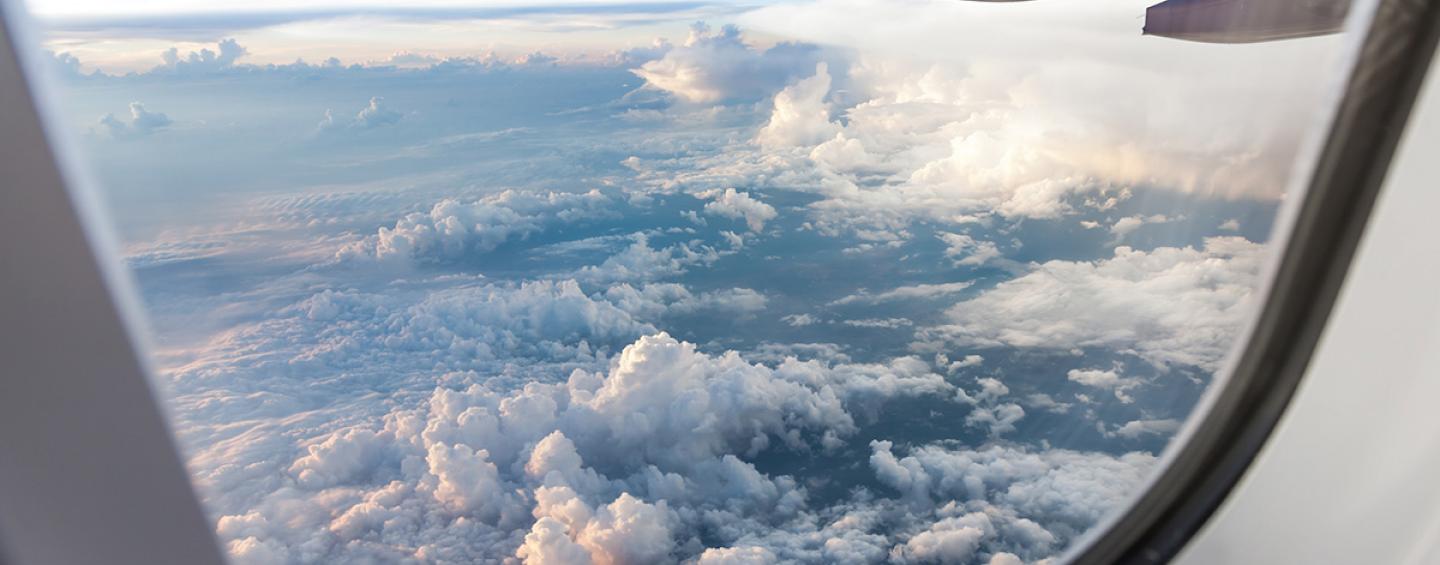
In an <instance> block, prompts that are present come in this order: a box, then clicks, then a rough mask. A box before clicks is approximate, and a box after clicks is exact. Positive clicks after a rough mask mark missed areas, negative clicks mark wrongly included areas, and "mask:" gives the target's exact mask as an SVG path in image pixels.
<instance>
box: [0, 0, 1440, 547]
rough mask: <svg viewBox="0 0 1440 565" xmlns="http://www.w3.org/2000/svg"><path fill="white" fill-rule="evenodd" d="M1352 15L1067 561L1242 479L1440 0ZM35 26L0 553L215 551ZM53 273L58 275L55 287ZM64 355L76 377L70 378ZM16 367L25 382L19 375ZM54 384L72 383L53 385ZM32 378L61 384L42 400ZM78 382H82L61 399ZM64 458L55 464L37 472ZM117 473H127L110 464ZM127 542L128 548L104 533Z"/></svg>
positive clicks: (1298, 372)
mask: <svg viewBox="0 0 1440 565" xmlns="http://www.w3.org/2000/svg"><path fill="white" fill-rule="evenodd" d="M1356 7H1357V8H1358V9H1355V10H1352V12H1353V14H1352V16H1351V18H1352V22H1351V29H1352V30H1356V32H1357V33H1358V32H1359V30H1362V29H1363V35H1361V36H1360V37H1358V38H1357V40H1356V41H1355V42H1354V44H1353V45H1354V51H1353V52H1352V54H1351V57H1350V60H1349V62H1350V63H1351V65H1350V67H1349V68H1350V69H1351V71H1350V74H1349V76H1348V77H1347V78H1346V79H1345V81H1344V84H1343V88H1341V89H1340V90H1339V92H1338V94H1337V98H1336V104H1335V106H1334V108H1335V110H1334V114H1333V116H1332V117H1331V120H1330V122H1329V125H1328V131H1326V132H1325V133H1324V134H1323V135H1320V136H1317V138H1316V141H1315V145H1314V147H1312V148H1311V150H1310V155H1311V157H1310V158H1309V159H1308V160H1306V164H1304V165H1302V166H1301V167H1297V171H1300V172H1302V173H1303V176H1302V177H1300V178H1296V179H1294V182H1292V190H1303V196H1301V197H1298V198H1294V199H1292V201H1291V202H1290V203H1287V208H1286V210H1285V212H1284V215H1282V218H1281V221H1280V223H1279V224H1278V225H1279V226H1280V229H1277V230H1276V234H1275V238H1274V240H1273V243H1272V245H1273V246H1274V247H1273V248H1272V249H1274V251H1273V253H1275V254H1276V255H1275V260H1273V261H1272V264H1271V265H1270V267H1269V268H1270V271H1269V273H1268V276H1267V278H1266V279H1265V280H1266V282H1265V283H1264V285H1263V287H1262V290H1261V294H1260V295H1259V296H1260V299H1261V307H1260V311H1259V312H1258V313H1257V315H1256V316H1254V317H1253V318H1252V319H1251V321H1250V325H1249V326H1248V328H1247V330H1246V333H1245V334H1244V336H1243V337H1242V338H1241V339H1240V340H1238V341H1237V344H1236V346H1235V349H1234V353H1233V354H1232V356H1231V358H1230V361H1229V364H1228V365H1227V369H1226V370H1225V371H1223V372H1222V373H1221V374H1220V375H1218V376H1217V378H1216V381H1215V384H1214V385H1212V387H1211V390H1209V391H1207V393H1206V398H1205V400H1204V401H1202V404H1201V405H1200V406H1197V407H1196V409H1195V410H1196V412H1195V414H1194V415H1193V416H1192V417H1191V418H1190V419H1189V422H1188V423H1187V427H1186V429H1185V430H1184V431H1183V432H1182V433H1181V434H1180V435H1178V436H1177V437H1176V438H1175V440H1174V441H1173V442H1172V446H1171V448H1169V449H1168V450H1167V452H1166V454H1165V456H1164V457H1163V459H1162V463H1161V466H1160V468H1159V470H1158V472H1157V474H1156V475H1155V476H1154V477H1152V479H1151V480H1150V482H1149V483H1148V484H1147V485H1145V487H1144V488H1143V489H1141V490H1140V491H1139V492H1138V494H1137V496H1136V498H1134V499H1133V500H1132V501H1130V502H1129V504H1128V506H1127V507H1126V508H1125V509H1124V510H1123V511H1120V512H1117V513H1116V514H1114V515H1112V516H1111V517H1110V519H1109V520H1108V521H1106V522H1104V523H1102V524H1100V525H1098V526H1097V527H1096V528H1094V529H1093V530H1092V531H1091V532H1090V533H1089V534H1087V536H1086V537H1085V538H1083V539H1082V540H1081V541H1080V542H1079V543H1077V544H1076V546H1075V547H1074V548H1072V549H1071V550H1070V552H1068V553H1067V554H1066V555H1065V556H1064V557H1062V561H1068V562H1071V563H1077V564H1085V565H1089V564H1101V563H1158V562H1164V561H1168V560H1169V559H1170V558H1172V557H1174V556H1175V555H1176V554H1177V553H1178V552H1179V551H1180V550H1181V549H1182V548H1183V547H1184V546H1185V544H1186V543H1187V542H1188V541H1189V539H1190V538H1191V536H1193V535H1194V534H1195V533H1196V532H1197V531H1199V529H1200V528H1201V527H1202V526H1203V525H1204V524H1205V522H1206V521H1207V520H1208V519H1209V518H1210V516H1211V515H1212V514H1213V513H1214V511H1215V510H1216V509H1217V508H1218V507H1219V506H1220V505H1221V504H1222V503H1223V502H1224V500H1225V498H1226V496H1228V494H1229V493H1230V491H1231V489H1232V488H1233V487H1234V486H1235V484H1236V483H1237V482H1238V481H1239V480H1240V479H1241V477H1242V476H1243V475H1244V473H1245V471H1246V469H1247V468H1248V467H1249V465H1250V464H1251V462H1252V461H1253V460H1254V459H1255V457H1256V456H1257V454H1259V452H1260V451H1261V449H1262V448H1263V447H1264V445H1265V442H1266V440H1267V439H1268V437H1269V435H1270V433H1271V431H1272V430H1273V429H1274V427H1275V425H1276V424H1277V423H1278V421H1279V420H1280V418H1281V417H1282V416H1283V414H1284V411H1285V408H1286V406H1287V405H1288V403H1289V401H1290V399H1291V397H1292V396H1293V394H1294V392H1295V390H1296V388H1297V387H1298V386H1299V384H1300V382H1301V378H1302V376H1303V374H1304V372H1305V369H1306V367H1307V365H1308V363H1309V361H1310V358H1311V356H1312V353H1313V351H1314V347H1315V345H1316V342H1317V340H1318V338H1319V336H1320V334H1321V333H1322V331H1323V329H1324V326H1325V323H1326V321H1327V319H1328V316H1329V314H1330V310H1331V308H1332V306H1333V303H1334V300H1335V298H1336V296H1337V294H1338V292H1339V289H1340V288H1341V286H1342V284H1343V282H1344V278H1345V274H1346V272H1347V270H1348V268H1349V265H1350V262H1351V259H1352V257H1353V254H1354V251H1355V249H1356V246H1357V244H1358V242H1359V239H1360V237H1361V235H1362V233H1363V231H1364V229H1365V224H1366V222H1367V221H1368V218H1369V215H1370V211H1371V208H1372V206H1373V204H1374V201H1375V198H1376V196H1377V194H1378V192H1379V189H1380V186H1381V183H1382V181H1383V179H1384V177H1385V173H1386V170H1387V169H1388V166H1389V162H1390V159H1391V156H1392V154H1393V152H1394V149H1395V146H1396V144H1397V141H1398V139H1399V137H1400V134H1401V132H1402V131H1403V129H1404V126H1405V124H1406V121H1407V119H1408V116H1409V112H1410V108H1411V106H1412V105H1413V102H1414V99H1415V95H1416V93H1417V91H1418V89H1419V86H1420V84H1421V82H1422V80H1423V78H1424V75H1425V72H1426V69H1427V68H1428V64H1429V62H1430V60H1431V58H1432V56H1433V52H1434V50H1435V46H1436V42H1437V37H1440V0H1369V1H1366V0H1361V1H1359V2H1357V6H1356ZM29 29H31V27H30V24H29V21H28V20H27V19H26V16H25V14H24V9H23V6H22V5H21V3H20V1H19V0H0V101H3V102H5V107H6V108H7V115H6V117H5V118H4V119H0V139H4V140H5V145H6V147H7V148H18V149H17V150H7V151H4V152H0V170H4V171H6V173H5V175H6V186H5V187H4V190H0V245H3V246H0V260H3V264H4V265H5V267H6V269H7V270H10V271H11V272H10V273H7V275H6V277H7V279H6V287H7V288H6V291H7V292H5V293H0V312H3V313H5V314H6V316H5V323H6V324H7V325H9V326H10V328H9V329H8V331H7V339H6V341H12V340H11V339H10V337H11V332H13V328H15V327H17V326H23V325H24V324H26V323H28V322H30V321H34V320H38V319H39V318H38V317H37V315H43V314H44V312H43V311H42V309H40V308H34V307H30V308H27V307H26V305H25V304H22V302H25V301H35V300H37V297H36V295H28V296H27V295H26V294H25V293H24V292H18V293H17V292H15V289H19V290H21V291H24V290H36V291H43V292H44V293H46V294H47V295H48V294H51V293H54V294H55V295H56V296H55V297H51V298H46V299H45V301H49V302H54V301H57V300H65V301H66V302H65V303H67V304H70V305H72V306H74V307H75V308H77V311H76V312H73V315H65V316H57V317H55V319H53V320H51V321H50V325H51V326H52V327H51V328H49V330H47V331H40V332H35V334H34V335H33V336H29V337H28V338H26V339H20V340H18V341H16V343H17V344H18V345H13V346H11V347H9V348H6V349H3V351H4V352H5V353H6V356H4V357H0V363H3V366H4V367H5V371H4V374H5V375H6V376H5V382H4V383H3V384H4V386H5V388H6V392H7V394H0V424H3V425H0V440H3V445H4V446H5V447H6V450H7V451H11V450H12V449H13V450H16V451H13V452H12V453H15V452H19V453H24V454H25V455H26V457H24V458H23V459H24V461H23V462H22V463H21V464H18V465H17V464H6V463H5V460H9V461H15V460H16V459H22V458H16V457H10V458H6V459H5V460H0V502H3V503H0V563H5V562H7V560H10V559H14V560H16V561H20V562H24V563H27V564H29V563H78V562H95V561H100V560H102V559H100V558H101V557H102V556H103V560H104V561H109V562H150V563H168V562H176V563H194V564H201V565H203V564H207V563H217V564H218V563H224V558H223V557H222V556H221V553H220V550H219V547H218V545H217V544H216V540H215V537H214V533H213V531H211V528H210V526H209V522H208V521H207V520H206V519H205V517H204V516H205V514H204V512H203V510H202V509H201V507H200V505H199V502H198V498H197V497H196V495H195V491H194V488H193V486H192V484H191V481H190V479H189V476H188V474H187V473H186V472H185V469H184V465H183V463H182V461H181V458H180V455H179V453H178V451H177V450H176V448H175V444H174V439H173V437H172V436H171V433H172V432H171V430H170V428H168V427H167V426H166V425H165V424H166V421H167V418H166V414H165V411H164V409H163V405H162V404H161V403H159V402H158V401H157V399H156V396H155V391H154V390H153V389H152V387H151V384H150V383H149V382H148V380H147V379H146V375H147V374H148V367H147V363H146V360H145V359H144V358H143V356H141V355H140V354H139V353H138V351H139V349H137V348H136V347H135V346H136V343H137V340H139V339H141V338H140V337H139V336H140V335H141V334H140V333H139V332H136V331H134V329H135V328H134V325H133V324H134V320H136V319H138V318H136V317H134V316H131V315H129V314H130V313H131V312H134V311H136V307H135V305H134V304H132V303H131V301H132V300H133V299H132V298H130V297H131V296H133V294H130V293H128V291H129V289H130V284H131V283H130V282H129V278H128V275H127V274H126V272H125V271H124V269H123V268H121V267H120V265H119V264H118V262H117V261H116V259H115V257H116V255H115V254H114V253H111V251H112V250H114V249H115V248H116V247H115V244H114V242H112V241H110V240H109V239H107V238H108V235H106V232H105V230H104V229H103V228H104V222H102V221H101V218H102V217H103V216H102V215H100V214H97V213H94V212H93V208H94V206H93V205H92V204H90V203H89V202H87V200H86V199H87V197H86V194H87V193H86V191H85V190H83V189H84V188H85V186H86V179H85V178H84V176H83V175H82V174H80V169H79V168H78V167H75V166H74V165H73V164H74V163H75V162H76V160H75V158H74V156H73V155H74V154H73V151H71V150H70V149H68V147H67V145H66V144H65V143H64V142H63V140H62V138H61V137H59V136H57V135H56V134H55V133H54V132H53V129H54V127H53V125H52V124H53V121H51V120H47V119H46V118H47V117H48V116H51V115H53V112H51V111H50V110H49V102H48V97H47V96H46V93H47V92H49V91H51V90H50V89H49V88H48V87H47V86H46V85H45V84H44V80H43V76H42V75H43V73H41V72H39V71H40V66H39V65H40V64H41V61H39V59H38V58H37V57H36V54H35V53H34V52H33V50H31V49H27V46H30V45H34V43H33V42H32V41H30V39H31V37H30V35H29V34H28V30H29ZM1297 176H1298V175H1297ZM17 181H18V182H17ZM37 211H38V212H39V213H37ZM35 241H50V242H59V244H58V246H55V245H52V246H50V247H47V248H46V251H47V252H48V253H50V254H51V255H52V257H50V258H47V259H43V260H38V259H39V258H38V256H26V255H24V254H23V253H18V252H16V250H15V249H14V248H12V247H9V246H10V245H11V243H6V242H18V245H30V244H33V242H35ZM14 257H19V259H18V260H16V259H14ZM21 266H23V267H24V268H18V267H21ZM57 277H67V278H68V280H69V281H71V284H60V285H54V284H50V281H54V280H57ZM11 285H15V286H11ZM12 315H13V316H14V317H12ZM27 316H28V317H27ZM50 330H53V331H50ZM46 340H50V342H49V343H46ZM86 340H90V341H88V342H87V341H86ZM92 343H101V344H104V345H106V347H100V348H97V349H95V350H94V351H93V353H94V355H77V356H74V357H77V358H85V359H76V360H72V361H73V362H65V363H53V359H52V360H51V361H47V360H46V358H45V356H46V355H47V354H53V352H54V350H55V348H56V347H57V346H62V345H67V344H69V345H74V344H84V345H89V344H92ZM27 346H29V347H28V348H27ZM0 347H3V345H0ZM12 352H13V356H12ZM77 363H78V364H79V366H83V367H87V368H88V369H87V370H85V371H82V372H79V373H76V372H73V371H74V370H75V368H76V366H77ZM101 368H103V369H105V370H104V371H102V370H99V369H101ZM17 371H26V372H27V373H26V374H31V376H29V377H22V378H16V377H14V375H15V374H19V373H18V372H17ZM32 373H33V374H32ZM77 374H78V375H80V377H78V378H77V377H75V375H77ZM62 378H65V379H66V380H68V386H67V387H56V386H53V384H54V383H55V382H60V379H62ZM27 387H30V388H27ZM44 388H51V389H60V388H65V389H67V391H68V393H67V394H53V393H51V394H47V393H43V392H40V391H41V389H44ZM83 389H89V394H75V392H76V391H83ZM17 391H19V392H21V393H24V392H26V391H30V392H35V394H17V393H16V392H17ZM116 399H123V400H124V401H123V402H115V400H116ZM76 414H82V415H83V416H82V417H81V420H82V422H81V423H80V424H79V425H70V426H63V425H61V426H46V425H43V424H44V423H46V422H50V421H55V422H60V421H62V420H63V419H64V418H66V417H67V416H71V417H73V416H74V415H76ZM24 418H38V419H39V420H38V421H39V422H40V423H41V424H42V425H23V424H26V423H33V422H34V421H33V420H32V421H27V420H25V419H24ZM97 432H98V433H97ZM37 461H38V462H39V463H37ZM61 467H64V468H65V469H66V470H65V471H64V472H50V470H52V469H58V468H61ZM117 468H121V469H124V470H125V471H126V472H124V473H121V474H116V473H113V472H110V471H112V470H114V469H117ZM76 481H79V482H78V483H77V482H76ZM87 481H88V482H87ZM67 484H68V485H70V486H71V487H72V488H65V485H67ZM76 484H79V485H80V486H81V488H73V487H74V485H76ZM97 495H104V496H102V498H104V500H97V499H96V498H95V497H96V496H97ZM17 501H18V502H17ZM40 507H43V508H44V509H45V511H44V512H43V515H42V516H38V519H37V517H36V516H26V515H24V513H26V512H30V511H33V510H34V509H35V508H40ZM126 510H128V511H129V512H125V511H126ZM117 524H118V525H119V527H117ZM121 537H125V538H127V541H125V542H124V543H120V542H118V541H116V542H115V543H114V544H107V542H108V541H115V540H118V539H119V538H121ZM77 540H80V541H78V542H77Z"/></svg>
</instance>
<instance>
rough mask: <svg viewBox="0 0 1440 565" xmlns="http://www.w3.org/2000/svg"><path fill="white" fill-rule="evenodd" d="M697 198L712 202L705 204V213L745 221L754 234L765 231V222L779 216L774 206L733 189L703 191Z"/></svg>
mask: <svg viewBox="0 0 1440 565" xmlns="http://www.w3.org/2000/svg"><path fill="white" fill-rule="evenodd" d="M696 196H698V197H700V198H704V199H708V200H710V202H707V203H706V204H705V213H707V214H714V215H718V216H724V217H726V218H732V219H736V220H744V221H745V226H746V227H748V228H750V231H752V232H760V231H763V230H764V229H765V222H767V221H770V220H773V219H775V216H776V215H777V214H776V212H775V208H774V207H773V206H771V205H769V204H766V203H764V202H761V201H759V200H756V199H754V198H753V197H751V196H750V195H749V194H748V193H744V192H739V191H736V190H735V189H733V188H727V189H725V190H723V191H720V190H707V191H702V192H700V193H698V194H696Z"/></svg>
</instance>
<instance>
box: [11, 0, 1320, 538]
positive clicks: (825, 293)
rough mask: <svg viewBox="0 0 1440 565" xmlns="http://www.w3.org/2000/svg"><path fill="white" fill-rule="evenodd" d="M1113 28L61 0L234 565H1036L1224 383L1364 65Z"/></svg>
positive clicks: (954, 17)
mask: <svg viewBox="0 0 1440 565" xmlns="http://www.w3.org/2000/svg"><path fill="white" fill-rule="evenodd" d="M1076 4H1079V5H1074V4H1071V3H1063V4H1062V3H1054V2H1046V1H1044V0H1041V1H1039V2H1035V3H1033V4H1032V5H1028V6H1032V7H1029V8H1026V7H1018V8H1017V6H1015V5H1007V6H995V5H985V4H975V3H955V2H924V1H917V2H914V3H913V5H911V6H910V8H911V9H910V10H907V11H898V12H897V11H894V10H889V11H885V10H884V8H883V7H881V6H879V5H878V4H873V3H869V2H862V1H855V0H837V1H829V0H826V1H821V2H805V3H784V4H775V5H764V6H748V5H736V4H723V5H722V4H702V3H666V4H626V5H606V4H588V3H587V4H585V5H583V6H577V5H551V6H540V7H529V8H525V9H512V8H510V7H504V6H495V5H491V6H487V7H485V8H483V9H471V8H464V7H454V6H446V7H443V8H440V7H437V8H435V9H433V10H431V9H423V10H412V11H405V12H401V11H387V10H378V9H376V8H375V7H373V6H368V5H367V6H359V5H335V6H321V7H317V8H315V9H314V10H308V11H305V12H277V11H274V10H270V9H269V7H267V6H266V5H264V4H255V5H254V6H252V7H250V8H247V9H246V10H245V11H246V12H247V14H245V15H244V16H243V17H237V16H235V15H233V14H229V13H228V11H226V10H220V11H222V12H227V13H226V14H221V15H217V14H216V13H208V12H206V11H205V10H201V9H200V7H199V5H189V4H183V5H182V4H177V5H168V4H167V5H159V4H157V5H154V6H150V7H147V8H146V9H145V10H141V11H137V12H134V13H122V14H115V13H110V14H99V15H97V14H95V13H93V7H92V6H87V5H84V4H80V3H76V4H55V5H50V6H47V7H44V9H42V10H41V11H42V12H46V13H47V14H48V15H47V16H46V19H45V20H44V21H46V22H48V25H50V26H51V27H50V31H49V36H48V39H47V42H46V47H47V48H48V49H50V50H51V52H52V54H53V60H54V65H52V67H53V70H54V71H55V73H56V74H57V76H58V78H59V79H60V81H61V84H63V85H64V92H63V94H64V96H63V100H62V104H63V108H64V110H65V115H66V117H67V122H66V123H65V124H63V127H64V128H65V130H66V131H67V132H68V133H69V134H71V135H72V136H73V137H74V138H75V139H77V140H78V142H79V144H80V145H81V147H82V148H83V150H84V153H85V155H86V156H87V161H88V163H89V166H90V167H91V168H92V169H93V170H94V172H95V173H96V176H97V177H98V178H99V179H101V181H102V182H101V183H100V187H99V190H100V191H101V192H102V196H103V198H104V199H105V201H106V202H107V204H108V207H109V209H110V210H111V212H112V215H113V217H114V220H115V224H116V225H117V226H118V229H119V231H120V234H119V235H120V238H121V240H122V241H123V242H124V244H125V254H126V261H127V263H128V264H129V265H130V266H131V267H132V270H133V273H134V276H135V277H136V279H137V280H138V282H139V283H140V284H139V287H140V288H141V289H142V293H143V295H144V296H143V299H144V301H145V303H146V305H147V310H148V314H149V325H150V327H151V329H152V334H153V336H152V338H153V339H152V341H153V343H154V351H153V352H154V355H155V356H156V360H157V366H159V367H160V368H161V374H160V375H159V376H158V377H157V378H158V380H159V381H158V384H159V385H160V387H161V388H162V389H163V390H164V391H165V395H166V398H167V399H169V401H170V407H171V409H172V411H173V415H174V417H173V420H174V422H175V427H176V433H177V435H178V437H179V438H180V441H181V444H182V445H183V446H184V447H185V449H186V455H187V458H188V461H189V464H190V468H191V470H192V474H193V475H194V476H195V479H196V484H197V486H198V488H199V491H200V493H201V495H202V498H204V500H205V503H206V505H207V508H208V510H209V511H210V514H211V516H212V518H213V519H214V521H215V527H216V533H217V535H218V536H219V538H220V539H221V541H222V543H224V544H225V546H226V548H227V550H228V551H229V552H230V554H231V555H232V557H234V558H235V560H236V561H237V562H242V563H300V562H416V563H429V562H436V563H444V562H475V561H502V560H506V559H510V560H518V561H520V562H524V563H530V564H540V563H583V562H587V561H588V562H592V563H651V562H661V563H663V562H673V563H775V562H787V563H788V562H825V563H837V562H846V563H881V562H890V563H926V562H960V563H991V564H1009V563H1037V562H1044V560H1045V559H1047V558H1050V557H1053V556H1054V555H1056V554H1058V553H1059V552H1060V551H1062V550H1063V549H1064V548H1065V547H1066V546H1067V545H1068V544H1069V543H1070V542H1072V541H1073V540H1075V539H1076V537H1077V536H1079V535H1080V534H1081V533H1083V532H1084V531H1085V530H1086V529H1087V528H1089V527H1091V526H1092V525H1094V524H1095V523H1096V522H1097V521H1098V520H1099V519H1100V518H1101V517H1102V516H1103V515H1104V513H1105V512H1107V511H1109V510H1112V509H1113V508H1115V507H1116V506H1117V505H1119V504H1122V503H1123V502H1124V500H1125V497H1126V496H1128V495H1129V494H1130V493H1131V492H1133V489H1134V488H1135V487H1136V485H1137V484H1139V483H1140V481H1142V480H1143V478H1144V477H1145V476H1146V474H1147V473H1148V472H1150V471H1151V470H1152V469H1153V467H1154V465H1155V461H1156V457H1157V456H1158V455H1159V454H1160V452H1161V450H1162V449H1163V448H1164V447H1165V446H1166V444H1167V442H1168V441H1169V439H1170V438H1171V437H1173V435H1174V434H1175V433H1176V432H1177V431H1178V430H1179V428H1180V426H1181V423H1182V421H1183V420H1184V419H1185V417H1186V416H1187V415H1188V414H1189V412H1190V410H1191V408H1192V407H1193V406H1194V405H1195V403H1196V402H1197V400H1198V399H1199V398H1200V396H1201V395H1202V394H1203V392H1204V390H1205V388H1206V386H1207V385H1208V384H1209V383H1210V382H1211V380H1212V378H1213V375H1214V373H1215V372H1216V371H1217V370H1219V369H1221V368H1222V367H1223V363H1224V359H1225V355H1226V352H1227V351H1228V348H1229V346H1230V344H1231V342H1232V341H1233V339H1234V338H1235V336H1236V335H1238V332H1240V331H1241V329H1242V328H1243V325H1244V323H1245V320H1246V319H1247V316H1248V314H1249V313H1250V312H1251V309H1252V308H1253V307H1254V304H1253V302H1252V300H1253V298H1252V297H1253V294H1254V287H1255V285H1256V284H1257V281H1258V280H1259V277H1260V276H1261V273H1262V270H1263V264H1264V259H1265V257H1266V248H1265V245H1264V243H1265V242H1266V241H1267V240H1268V234H1269V231H1270V229H1271V228H1272V226H1273V223H1274V218H1275V215H1276V214H1277V211H1278V210H1279V208H1280V207H1281V205H1282V200H1283V198H1282V196H1283V195H1284V194H1285V192H1286V191H1287V189H1288V187H1289V182H1290V180H1291V179H1290V178H1289V171H1290V169H1291V166H1292V164H1293V161H1294V158H1295V155H1296V154H1297V152H1299V151H1301V150H1302V149H1301V148H1302V140H1304V139H1306V134H1307V132H1309V131H1310V128H1311V127H1313V125H1314V124H1315V123H1317V122H1318V121H1319V120H1320V119H1321V118H1322V117H1323V115H1324V108H1323V104H1322V101H1323V100H1324V92H1325V89H1324V86H1325V85H1328V84H1330V82H1329V81H1331V79H1332V77H1331V74H1330V71H1329V70H1328V67H1327V66H1326V65H1324V64H1318V63H1320V62H1326V61H1333V60H1334V58H1335V57H1336V55H1337V53H1338V47H1339V46H1340V44H1341V43H1340V39H1339V38H1335V37H1331V38H1317V39H1307V40H1302V41H1296V42H1286V43H1282V44H1266V45H1256V46H1249V47H1239V48H1232V47H1230V46H1226V47H1221V48H1216V47H1214V46H1207V45H1201V44H1189V43H1183V42H1174V41H1168V40H1162V39H1157V38H1147V37H1141V36H1139V35H1138V31H1137V30H1136V29H1134V28H1135V27H1136V20H1135V19H1134V14H1135V13H1136V12H1135V10H1136V9H1142V10H1143V7H1144V6H1143V3H1139V4H1135V3H1116V4H1105V5H1103V6H1091V5H1085V4H1081V3H1076ZM1132 4H1134V5H1132ZM37 6H38V5H37ZM356 12H362V14H361V15H359V16H355V15H354V14H355V13H356ZM342 13H343V14H342ZM882 16H884V17H883V19H882ZM698 19H704V20H705V23H697V21H696V20H698ZM876 22H882V23H880V24H877V23H876ZM1059 24H1065V25H1063V26H1059V27H1057V25H1059ZM172 49H173V50H172ZM297 59H300V60H298V61H297ZM1221 77H1223V78H1221Z"/></svg>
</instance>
